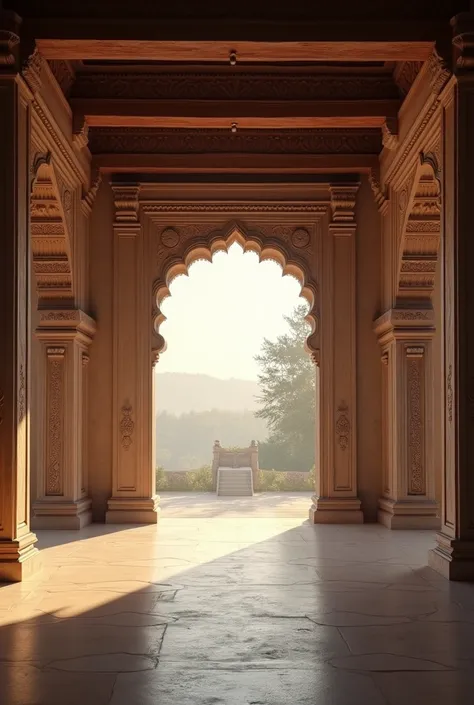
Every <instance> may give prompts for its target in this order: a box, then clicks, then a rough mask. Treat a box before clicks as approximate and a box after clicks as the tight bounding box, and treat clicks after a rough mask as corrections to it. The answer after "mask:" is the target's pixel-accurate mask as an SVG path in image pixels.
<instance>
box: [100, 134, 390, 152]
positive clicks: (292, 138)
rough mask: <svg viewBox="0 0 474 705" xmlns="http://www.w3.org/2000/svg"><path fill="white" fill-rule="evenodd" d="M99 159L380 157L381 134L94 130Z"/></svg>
mask: <svg viewBox="0 0 474 705" xmlns="http://www.w3.org/2000/svg"><path fill="white" fill-rule="evenodd" d="M89 148H90V150H91V152H92V153H93V154H218V153H225V154H237V153H243V154H379V153H380V151H381V148H382V144H381V134H380V130H375V129H366V130H362V129H352V130H342V129H331V130H329V129H323V128H321V129H313V130H303V129H294V130H284V129H281V130H257V129H242V130H239V131H238V132H237V133H236V134H233V133H231V131H230V130H229V131H227V130H216V129H200V130H192V129H189V130H188V129H185V128H134V129H131V128H128V129H127V128H107V127H94V128H91V130H90V133H89Z"/></svg>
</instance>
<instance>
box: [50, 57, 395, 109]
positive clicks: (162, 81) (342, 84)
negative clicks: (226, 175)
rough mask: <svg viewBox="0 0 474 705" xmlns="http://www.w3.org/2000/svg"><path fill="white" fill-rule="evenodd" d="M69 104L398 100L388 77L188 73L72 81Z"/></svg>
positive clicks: (86, 77) (99, 75)
mask: <svg viewBox="0 0 474 705" xmlns="http://www.w3.org/2000/svg"><path fill="white" fill-rule="evenodd" d="M52 63H56V62H52ZM57 63H59V62H57ZM61 63H65V62H61ZM72 98H101V99H105V98H115V99H120V98H127V99H135V100H140V99H141V100H150V99H155V100H160V99H161V100H181V99H183V100H222V101H226V100H288V101H294V100H350V99H358V100H363V99H390V98H398V91H397V87H396V86H395V84H394V82H393V80H392V78H391V77H390V76H356V75H354V76H331V75H318V74H317V73H313V74H308V75H304V76H302V75H301V74H300V75H298V74H296V73H295V74H283V75H281V74H280V75H278V74H271V73H249V72H246V73H240V72H239V73H238V74H228V73H226V74H223V73H198V72H191V71H190V72H188V73H184V72H181V73H168V72H159V73H158V72H156V73H138V74H130V73H128V74H127V73H94V74H81V75H79V76H78V78H77V81H76V83H75V84H74V88H73V92H72Z"/></svg>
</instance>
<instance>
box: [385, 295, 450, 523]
mask: <svg viewBox="0 0 474 705" xmlns="http://www.w3.org/2000/svg"><path fill="white" fill-rule="evenodd" d="M375 332H376V335H377V336H378V340H379V343H380V346H381V360H382V404H383V409H382V412H383V422H382V423H383V426H382V429H383V431H382V432H383V439H384V446H383V495H382V497H381V498H380V500H379V512H378V519H379V521H380V523H381V524H384V526H386V527H387V528H389V529H432V528H438V527H439V517H438V504H437V502H436V497H435V473H434V457H433V448H434V419H435V416H434V404H435V399H434V394H433V384H432V378H433V338H434V333H435V325H434V313H433V310H432V309H431V308H425V309H423V308H418V309H415V308H411V309H401V308H399V309H390V310H389V311H387V312H386V313H385V314H384V315H383V316H381V317H380V318H378V319H377V321H376V322H375Z"/></svg>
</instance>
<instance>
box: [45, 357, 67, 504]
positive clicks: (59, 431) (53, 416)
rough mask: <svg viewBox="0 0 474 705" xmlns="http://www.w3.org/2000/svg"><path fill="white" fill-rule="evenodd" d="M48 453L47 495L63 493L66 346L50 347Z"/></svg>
mask: <svg viewBox="0 0 474 705" xmlns="http://www.w3.org/2000/svg"><path fill="white" fill-rule="evenodd" d="M46 354H47V357H48V420H47V428H48V443H47V446H48V451H47V452H48V455H47V469H46V495H61V494H62V493H63V488H62V478H63V467H62V464H63V442H64V439H63V432H64V431H63V414H64V363H65V354H66V349H65V348H64V347H59V346H58V347H48V348H47V349H46Z"/></svg>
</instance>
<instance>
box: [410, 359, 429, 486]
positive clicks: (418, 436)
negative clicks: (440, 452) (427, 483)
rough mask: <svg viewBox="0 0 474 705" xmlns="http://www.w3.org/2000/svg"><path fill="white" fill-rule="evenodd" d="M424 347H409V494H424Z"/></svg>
mask: <svg viewBox="0 0 474 705" xmlns="http://www.w3.org/2000/svg"><path fill="white" fill-rule="evenodd" d="M423 353H424V349H423V348H422V347H413V348H407V357H408V362H407V384H408V458H409V461H408V463H409V464H408V472H409V478H408V494H411V495H413V494H424V491H425V487H424V463H423V442H424V432H423V411H422V404H423V400H422V374H423Z"/></svg>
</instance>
